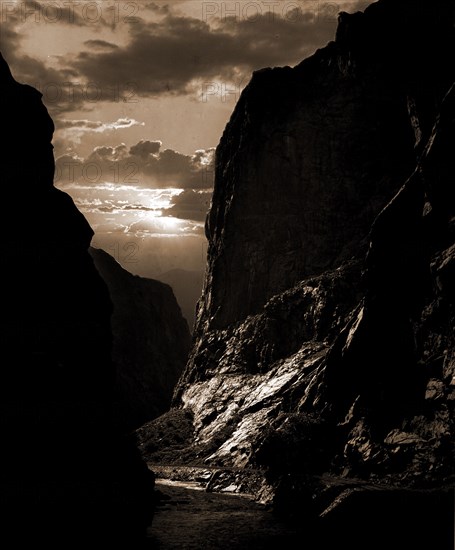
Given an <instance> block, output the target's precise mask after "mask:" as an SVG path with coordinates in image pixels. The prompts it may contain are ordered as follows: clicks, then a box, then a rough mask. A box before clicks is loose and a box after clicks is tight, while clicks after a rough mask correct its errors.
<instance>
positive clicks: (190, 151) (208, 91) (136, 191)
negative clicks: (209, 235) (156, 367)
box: [0, 0, 369, 278]
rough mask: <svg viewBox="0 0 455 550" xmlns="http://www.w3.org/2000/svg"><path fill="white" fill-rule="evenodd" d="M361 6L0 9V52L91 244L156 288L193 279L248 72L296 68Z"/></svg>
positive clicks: (92, 0)
mask: <svg viewBox="0 0 455 550" xmlns="http://www.w3.org/2000/svg"><path fill="white" fill-rule="evenodd" d="M368 3H369V2H357V1H356V2H352V1H333V2H325V1H314V0H295V1H288V0H267V1H257V2H256V1H249V0H241V1H236V2H224V1H221V0H216V1H210V2H205V1H200V0H181V1H180V0H168V1H150V0H140V1H123V0H118V1H117V0H55V1H47V0H43V1H39V2H38V1H30V2H23V1H21V0H8V1H6V0H0V8H1V12H0V17H1V26H0V50H1V51H2V53H3V55H4V57H5V59H6V60H7V61H8V63H9V64H10V67H11V70H12V72H13V75H14V76H15V78H16V80H18V81H20V82H24V83H27V84H30V85H32V86H35V87H36V88H38V89H39V90H40V91H41V93H42V94H43V101H44V103H45V104H46V106H47V108H48V110H49V112H50V114H51V116H52V117H53V119H54V122H55V126H56V131H55V134H54V141H53V143H54V152H55V158H56V176H55V185H56V186H57V187H59V188H60V189H62V190H64V191H66V192H68V193H69V194H70V195H71V196H72V197H73V199H74V200H75V203H76V205H77V206H78V207H79V209H80V210H81V211H82V212H83V213H84V215H85V216H86V217H87V219H88V221H89V222H90V224H91V225H92V227H93V229H94V231H95V237H94V240H93V244H94V245H95V246H97V247H100V248H104V249H105V250H106V251H108V252H109V253H110V254H112V255H113V256H114V257H115V258H116V259H117V260H118V261H119V262H120V263H121V264H122V265H123V266H124V267H126V269H128V270H129V271H131V272H132V273H136V274H140V275H143V276H149V277H156V278H159V276H160V274H162V273H164V272H166V271H169V270H171V269H175V268H179V269H186V270H194V271H200V270H203V269H204V265H205V258H206V250H207V243H206V240H205V236H204V219H205V214H206V212H207V210H208V208H209V206H210V198H211V190H212V186H213V162H214V153H215V148H216V146H217V144H218V142H219V140H220V137H221V134H222V132H223V129H224V127H225V125H226V123H227V121H228V120H229V117H230V115H231V113H232V111H233V109H234V107H235V103H236V101H237V100H238V98H239V96H240V93H241V91H242V89H243V88H244V87H245V85H246V84H247V83H248V81H249V79H250V76H251V73H252V71H254V70H257V69H260V68H263V67H269V66H283V65H290V66H293V65H295V64H297V63H299V62H300V61H301V60H302V59H304V58H305V57H307V56H308V55H310V54H311V53H313V52H314V51H315V50H316V49H317V48H319V47H323V46H324V45H325V44H326V43H327V42H328V41H330V40H331V39H333V37H334V33H335V29H336V21H337V14H338V12H339V11H355V10H356V9H363V8H364V7H365V6H366V5H368ZM24 161H26V151H25V152H24Z"/></svg>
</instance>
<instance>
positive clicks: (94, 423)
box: [0, 56, 153, 548]
mask: <svg viewBox="0 0 455 550" xmlns="http://www.w3.org/2000/svg"><path fill="white" fill-rule="evenodd" d="M0 109H1V111H2V125H1V131H2V133H3V136H4V139H3V142H4V143H5V147H4V148H2V152H1V169H2V172H3V173H2V183H3V184H4V186H3V192H4V195H3V198H4V208H3V211H2V212H3V213H2V231H3V238H4V240H5V247H4V250H3V252H2V255H1V261H2V284H3V285H4V293H3V298H2V308H1V312H2V314H1V335H2V351H3V358H4V360H3V363H2V380H1V384H0V416H1V419H0V420H1V427H2V430H1V433H2V452H1V458H0V464H1V496H2V502H3V504H4V506H3V507H2V508H3V513H2V518H1V529H0V531H1V532H0V538H1V540H2V542H4V544H3V546H10V545H11V541H19V540H20V542H23V543H25V545H27V544H30V543H33V544H38V545H40V544H45V545H46V546H47V547H49V548H54V547H62V546H63V547H65V546H67V545H68V544H69V543H68V544H67V542H68V541H69V540H71V544H73V543H77V545H78V546H79V545H83V544H85V542H86V540H87V537H88V534H89V533H90V537H91V540H92V541H97V542H100V541H101V540H103V541H108V540H109V539H110V537H111V535H113V536H114V538H120V537H121V536H123V535H128V536H133V537H134V536H135V535H136V534H138V535H139V534H141V533H143V532H144V530H145V527H146V525H147V523H148V522H149V520H150V519H151V513H152V509H153V503H152V498H151V496H150V494H151V493H150V492H151V491H152V490H153V477H152V476H151V474H149V473H148V471H147V468H146V467H145V465H144V464H143V463H142V462H141V459H140V457H139V455H138V454H137V453H136V450H135V448H134V446H132V445H130V444H129V443H125V442H124V441H122V440H121V439H120V437H119V436H118V435H116V434H115V433H114V429H113V427H114V424H113V411H112V407H113V391H114V380H115V372H114V368H113V364H112V360H111V344H112V334H111V327H110V317H111V312H112V304H111V300H110V297H109V293H108V290H107V287H106V285H105V283H104V282H103V280H102V279H101V277H100V275H99V273H98V271H97V270H96V268H95V266H94V264H93V260H92V259H91V257H90V256H89V253H88V248H89V245H90V241H91V238H92V235H93V231H92V229H91V228H90V226H89V224H88V223H87V221H86V220H85V218H84V217H83V215H82V214H81V213H80V212H79V211H78V210H77V208H76V206H75V205H74V203H73V201H72V199H71V198H70V197H69V195H67V194H66V193H63V192H62V191H59V190H57V189H56V188H55V187H54V186H53V174H54V158H53V149H52V145H51V140H52V134H53V128H54V126H53V122H52V120H51V118H50V116H49V115H48V113H47V110H46V108H45V107H44V105H43V104H42V102H41V94H40V93H39V92H38V91H37V90H35V89H34V88H31V87H30V86H26V85H23V84H19V83H17V82H16V81H15V80H14V79H13V77H12V76H11V73H10V72H9V68H8V66H7V64H6V62H5V61H4V60H3V58H2V57H1V56H0ZM3 176H4V178H3ZM13 544H14V543H13ZM18 544H19V542H18ZM54 545H56V546H54Z"/></svg>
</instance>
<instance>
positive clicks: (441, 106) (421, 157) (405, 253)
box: [140, 0, 455, 548]
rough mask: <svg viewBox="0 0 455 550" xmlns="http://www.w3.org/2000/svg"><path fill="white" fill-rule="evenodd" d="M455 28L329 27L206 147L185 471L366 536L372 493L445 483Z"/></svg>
mask: <svg viewBox="0 0 455 550" xmlns="http://www.w3.org/2000/svg"><path fill="white" fill-rule="evenodd" d="M453 14H454V3H453V2H452V1H450V2H443V1H440V2H433V3H431V4H430V3H420V2H410V1H406V0H401V1H394V2H392V1H389V0H380V1H379V2H377V3H375V4H372V5H371V6H370V7H368V8H367V9H366V10H365V12H364V13H360V12H359V13H356V14H352V15H349V14H345V13H343V14H341V15H340V19H339V26H338V31H337V35H336V39H335V41H334V42H331V43H329V44H328V46H327V47H326V48H324V49H322V50H319V51H317V52H316V53H315V54H314V55H313V56H312V57H310V58H308V59H306V60H305V61H303V62H302V63H301V64H300V65H298V66H297V67H295V68H289V67H285V68H279V69H265V70H263V71H259V72H257V73H255V74H254V75H253V78H252V80H251V82H250V84H249V85H248V86H247V87H246V89H245V90H244V92H243V94H242V96H241V98H240V100H239V102H238V104H237V106H236V108H235V111H234V113H233V115H232V117H231V120H230V122H229V124H228V125H227V127H226V130H225V132H224V134H223V137H222V139H221V142H220V144H219V146H218V149H217V154H216V175H215V191H214V197H213V204H212V207H211V211H210V213H209V216H208V220H207V236H208V239H209V252H208V270H207V275H206V281H205V288H204V293H203V296H202V298H201V301H200V304H199V310H198V317H197V322H196V327H195V329H196V330H195V344H194V347H193V351H192V354H191V357H190V361H189V363H188V365H187V369H186V372H185V374H184V376H183V377H182V379H181V381H180V384H179V387H178V389H177V392H176V395H175V406H176V407H180V408H182V409H183V411H188V412H191V415H192V416H193V419H194V420H193V427H194V434H193V439H192V446H191V447H190V450H191V452H190V451H189V450H188V447H187V449H186V450H184V451H183V450H182V449H180V450H179V453H180V457H181V458H182V457H183V459H184V460H186V461H188V462H191V461H192V462H193V463H198V462H199V463H205V464H208V465H211V466H219V467H223V468H228V469H229V468H231V469H232V468H242V469H244V471H246V470H247V469H248V468H262V469H263V470H264V472H265V478H266V484H265V485H264V487H266V486H267V485H268V488H263V490H262V493H261V489H258V490H257V495H258V496H261V495H262V496H263V497H264V498H266V497H267V498H268V497H270V495H272V496H273V498H274V500H275V503H276V504H277V506H278V507H280V508H287V509H288V510H294V511H295V510H296V509H298V510H299V511H300V512H302V511H303V512H304V514H305V517H307V518H310V517H315V518H316V517H317V518H319V519H320V521H327V522H328V524H329V525H330V521H331V520H330V518H334V519H333V522H334V523H333V524H332V525H338V526H339V527H341V526H342V525H343V520H340V521H337V520H336V517H337V514H338V513H339V512H338V511H340V510H341V512H340V515H339V517H342V516H343V514H344V512H343V510H349V511H350V513H351V517H355V515H356V514H358V513H360V511H361V509H362V505H363V504H365V505H366V506H370V505H369V504H368V502H370V503H372V502H376V504H377V506H373V504H371V506H370V511H371V513H372V515H373V516H374V517H376V524H378V522H380V518H381V517H383V518H386V516H387V510H386V509H384V507H383V506H382V505H381V504H380V503H381V502H382V503H386V502H389V497H390V494H385V495H382V496H379V494H380V493H381V491H379V489H381V490H383V489H384V487H385V486H388V487H389V488H394V489H396V490H397V491H398V489H399V490H400V491H401V490H402V489H403V488H404V487H407V488H408V489H409V487H413V489H414V490H418V491H421V490H422V489H423V487H426V488H430V487H432V488H434V489H435V490H436V489H437V490H440V491H442V492H443V490H448V488H449V487H451V486H453V480H454V474H455V472H454V466H453V465H454V441H455V437H454V436H455V433H454V421H453V418H454V402H455V385H454V379H453V375H454V347H453V346H454V321H455V319H454V302H453V299H454V286H455V277H454V260H455V256H454V237H455V235H454V228H455V225H454V214H455V212H454V205H455V201H454V196H453V193H454V187H453V183H452V182H453V178H454V165H453V160H451V159H452V156H453V148H454V146H455V145H454V144H455V137H454V124H455V118H454V117H455V105H454V101H455V90H454V88H451V85H452V83H453V82H454V80H455V71H454V64H453V62H448V61H447V56H450V57H451V58H452V61H453V52H454V51H455V49H454V45H455V37H454V29H453ZM449 90H450V91H449ZM164 421H165V419H161V421H160V426H161V428H162V426H163V423H164ZM153 429H154V428H153V425H151V426H147V427H146V428H144V430H143V431H142V432H141V434H140V437H141V441H142V443H143V447H144V449H146V447H147V441H148V435H147V433H149V434H150V433H153ZM147 430H149V432H147ZM155 440H156V439H155ZM152 456H153V453H152ZM231 479H232V478H231ZM346 484H347V485H348V486H349V487H347V486H346ZM371 487H375V488H376V490H377V491H378V492H377V493H376V494H377V495H378V498H377V499H376V500H375V497H374V495H373V496H371V495H370V496H366V497H365V499H362V498H360V499H357V496H355V497H353V496H352V495H353V494H354V493H355V495H358V494H359V493H362V494H363V492H364V491H366V490H367V489H368V488H371ZM270 488H272V490H270ZM381 494H382V493H381ZM396 495H397V499H396V500H394V504H393V506H392V505H390V506H389V505H387V504H386V505H385V507H386V508H388V509H389V510H391V509H392V508H393V509H397V503H398V502H402V506H403V507H406V503H408V504H409V508H408V510H409V511H410V510H416V509H417V508H418V506H417V505H416V503H417V501H418V499H419V498H422V502H423V501H425V498H426V497H424V496H422V495H420V496H416V495H417V493H416V492H412V491H411V492H410V493H405V492H402V493H400V492H399V491H398V492H397V493H396ZM434 496H435V499H436V500H438V499H439V500H438V502H440V503H445V504H441V508H440V509H441V510H442V509H443V510H444V513H445V512H447V510H448V504H447V503H448V502H449V500H448V498H446V497H445V496H444V495H442V496H441V494H440V493H438V492H437V491H436V493H435V494H434ZM370 497H371V498H370ZM391 498H392V497H391ZM432 498H433V497H428V502H430V501H431V499H432ZM400 499H401V500H400ZM444 506H445V508H444ZM335 510H338V511H337V512H335ZM410 513H411V512H410ZM378 514H379V515H378ZM381 514H382V515H381ZM443 516H444V514H441V516H440V517H441V518H442V517H443ZM344 517H345V519H346V516H344ZM362 517H363V516H362ZM410 517H411V516H406V518H408V519H409V518H410ZM418 517H419V518H421V516H420V515H419V516H418ZM444 517H445V516H444ZM328 518H329V519H328ZM405 521H407V520H405ZM417 523H419V522H417ZM373 524H374V522H372V523H371V522H370V523H369V525H370V526H371V525H373ZM351 525H352V523H351ZM419 525H420V524H419ZM422 525H423V523H422ZM426 525H427V527H428V525H429V524H426ZM441 525H442V524H441ZM447 525H448V522H447V521H446V522H445V523H444V526H443V527H442V528H441V530H440V531H439V533H438V535H437V536H436V539H435V540H436V541H437V542H436V546H438V542H441V541H443V542H441V545H440V546H438V547H441V548H448V546H447V541H448V538H450V537H449V535H450V533H449V535H448V534H447ZM357 527H358V526H357V525H356V526H352V528H353V530H355V529H356V528H357ZM422 529H423V527H422ZM416 533H418V534H416ZM402 534H403V532H401V535H402ZM401 535H400V536H401ZM427 535H428V529H427V532H426V534H425V536H427ZM439 535H440V537H441V538H437V537H438V536H439ZM413 536H414V539H412V540H417V541H418V540H419V536H422V537H423V536H424V533H423V531H422V530H420V531H419V530H417V531H414V532H413ZM381 540H382V539H381ZM400 540H402V541H404V540H405V537H404V538H403V537H402V539H400ZM410 540H411V539H410ZM422 540H423V539H422ZM425 540H427V539H425ZM428 540H429V539H428ZM362 544H363V546H362ZM365 546H368V544H366V543H365V541H364V540H362V541H361V544H360V546H359V547H365ZM321 547H324V546H321ZM356 547H357V546H356ZM391 547H393V548H395V547H399V546H393V545H392V546H391Z"/></svg>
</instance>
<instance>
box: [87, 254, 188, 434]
mask: <svg viewBox="0 0 455 550" xmlns="http://www.w3.org/2000/svg"><path fill="white" fill-rule="evenodd" d="M90 255H91V257H92V258H93V260H94V262H95V266H96V268H97V270H98V271H99V273H100V275H101V277H102V278H103V280H104V281H105V283H106V285H107V287H108V290H109V294H110V297H111V300H112V302H113V314H112V322H111V324H112V335H113V348H112V358H113V361H114V364H115V367H116V371H117V378H116V380H117V381H116V394H117V406H116V413H117V414H118V421H119V423H120V424H121V425H122V426H123V427H124V428H125V429H130V430H131V429H133V428H137V427H139V426H140V425H142V424H144V422H146V421H149V420H151V419H153V418H156V417H157V416H159V415H160V414H163V413H164V412H166V411H167V410H169V407H170V404H171V399H172V393H173V391H174V388H175V385H176V384H177V381H178V379H179V377H180V375H181V374H182V371H183V369H184V367H185V363H186V361H187V359H188V352H189V349H190V344H191V335H190V332H189V329H188V324H187V322H186V321H185V319H184V318H183V317H182V313H181V311H180V308H179V305H178V304H177V301H176V299H175V296H174V294H173V292H172V289H171V287H170V286H168V285H166V284H164V283H161V282H159V281H155V280H153V279H146V278H143V277H138V276H135V275H131V273H129V272H128V271H126V270H125V269H123V268H122V267H121V266H120V264H118V263H117V262H116V261H115V260H114V258H112V256H110V255H109V254H107V252H104V251H103V250H100V249H96V248H91V249H90Z"/></svg>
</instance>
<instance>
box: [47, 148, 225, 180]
mask: <svg viewBox="0 0 455 550" xmlns="http://www.w3.org/2000/svg"><path fill="white" fill-rule="evenodd" d="M161 146H162V144H161V142H160V141H144V140H141V141H140V142H139V143H136V144H135V145H133V146H132V147H129V148H128V147H127V146H126V145H125V144H123V143H122V144H120V145H117V146H115V147H110V146H100V147H95V149H94V150H93V151H92V152H91V153H90V154H89V155H88V156H87V157H86V158H81V157H79V156H78V155H76V154H74V153H68V154H65V155H63V156H60V157H59V158H57V160H56V183H79V184H96V183H100V182H112V183H117V184H124V185H133V186H144V187H151V188H163V187H174V188H179V189H207V188H210V187H212V185H213V171H214V168H213V163H214V154H215V149H214V148H210V149H204V150H198V151H195V152H194V154H193V155H184V154H182V153H179V152H178V151H174V150H172V149H164V150H161Z"/></svg>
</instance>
